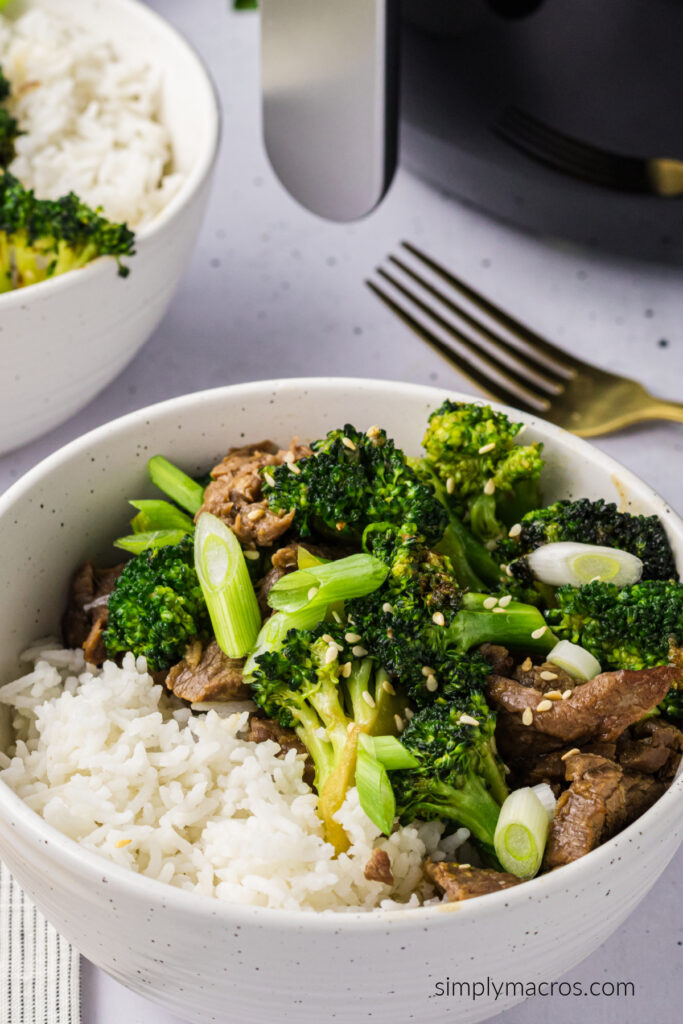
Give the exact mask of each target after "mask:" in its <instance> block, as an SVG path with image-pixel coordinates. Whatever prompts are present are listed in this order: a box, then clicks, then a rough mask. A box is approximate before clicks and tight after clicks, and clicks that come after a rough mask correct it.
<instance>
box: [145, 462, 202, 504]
mask: <svg viewBox="0 0 683 1024" xmlns="http://www.w3.org/2000/svg"><path fill="white" fill-rule="evenodd" d="M147 468H148V469H149V476H150V479H151V481H152V483H153V484H156V486H157V487H158V488H159V490H160V491H163V492H164V494H167V495H168V496H169V498H172V499H173V501H175V502H176V504H178V505H180V507H181V508H184V509H185V510H186V511H187V512H189V513H190V514H191V515H193V516H194V515H196V514H197V512H199V509H200V508H201V507H202V502H203V501H204V488H203V487H202V486H201V484H198V483H197V481H196V480H193V479H192V477H191V476H188V475H187V473H183V471H182V469H178V467H177V466H174V465H173V463H172V462H169V461H168V459H165V458H164V456H163V455H154V456H153V457H152V458H151V459H150V460H149V462H148V463H147Z"/></svg>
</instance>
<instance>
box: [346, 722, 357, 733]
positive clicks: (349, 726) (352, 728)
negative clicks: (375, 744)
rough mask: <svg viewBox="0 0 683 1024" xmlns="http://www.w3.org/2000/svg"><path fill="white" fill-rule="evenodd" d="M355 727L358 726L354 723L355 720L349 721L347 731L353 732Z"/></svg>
mask: <svg viewBox="0 0 683 1024" xmlns="http://www.w3.org/2000/svg"><path fill="white" fill-rule="evenodd" d="M355 728H356V727H355V725H354V724H353V722H349V724H348V725H347V726H346V731H347V732H353V730H354V729H355Z"/></svg>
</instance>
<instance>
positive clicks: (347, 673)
mask: <svg viewBox="0 0 683 1024" xmlns="http://www.w3.org/2000/svg"><path fill="white" fill-rule="evenodd" d="M351 667H352V666H351V662H350V661H346V662H344V666H343V668H342V670H341V674H342V675H343V676H344V679H348V678H349V676H350V675H351Z"/></svg>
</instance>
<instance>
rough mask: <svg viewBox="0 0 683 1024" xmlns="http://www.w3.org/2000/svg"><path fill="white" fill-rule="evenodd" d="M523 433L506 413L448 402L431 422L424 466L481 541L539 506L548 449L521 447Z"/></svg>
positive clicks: (490, 537) (532, 446) (536, 444)
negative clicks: (518, 441) (543, 452)
mask: <svg viewBox="0 0 683 1024" xmlns="http://www.w3.org/2000/svg"><path fill="white" fill-rule="evenodd" d="M521 429H522V424H521V423H513V422H512V421H511V420H509V419H508V417H507V416H506V415H505V414H504V413H500V412H494V411H493V410H492V409H491V407H490V406H488V405H484V406H482V405H475V404H473V403H464V402H452V401H450V400H446V401H445V402H444V403H443V405H442V406H440V408H438V409H436V410H435V411H434V412H433V413H432V414H431V416H430V417H429V426H428V427H427V432H426V434H425V436H424V439H423V442H422V443H423V445H424V448H425V453H426V454H425V461H426V463H427V465H428V466H429V467H430V468H431V469H432V470H433V471H434V472H435V473H436V475H437V476H438V477H439V479H440V480H441V482H442V483H443V484H444V486H445V488H446V491H447V494H448V497H449V503H450V505H451V507H452V508H453V510H454V512H455V513H456V515H458V516H459V517H460V518H461V519H465V520H467V521H469V525H470V528H471V530H472V532H473V533H474V535H475V536H476V537H478V538H479V540H481V541H484V542H487V541H493V540H495V539H497V538H498V537H500V536H501V535H502V534H503V532H504V530H505V526H511V525H512V524H513V523H514V522H516V521H517V520H518V519H520V518H521V516H522V515H523V514H524V513H525V512H527V511H529V510H530V509H532V508H536V507H537V506H538V505H539V504H540V501H539V483H538V481H539V477H540V474H541V470H542V468H543V459H542V458H541V450H542V447H543V446H542V445H541V444H540V443H538V442H534V443H533V444H531V445H527V446H526V447H522V446H521V445H518V444H516V443H515V438H516V436H517V435H518V434H519V432H520V430H521Z"/></svg>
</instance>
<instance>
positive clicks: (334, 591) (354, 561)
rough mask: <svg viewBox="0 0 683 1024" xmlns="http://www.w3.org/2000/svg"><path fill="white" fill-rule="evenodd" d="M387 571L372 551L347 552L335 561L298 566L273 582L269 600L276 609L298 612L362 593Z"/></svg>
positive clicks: (378, 582)
mask: <svg viewBox="0 0 683 1024" xmlns="http://www.w3.org/2000/svg"><path fill="white" fill-rule="evenodd" d="M388 571H389V570H388V568H387V566H386V565H383V564H382V562H380V561H379V559H377V558H373V556H372V555H349V557H348V558H339V559H338V560H337V561H336V562H327V563H325V564H324V565H312V566H311V567H310V568H308V569H297V570H296V571H295V572H291V573H288V574H287V575H286V576H282V577H281V579H279V580H278V581H277V583H275V585H274V586H273V587H272V588H271V590H270V593H269V594H268V604H269V605H270V606H271V608H275V609H277V610H278V611H285V612H297V611H301V610H302V609H303V608H311V607H314V606H322V607H327V605H328V604H332V602H333V601H346V600H349V599H350V598H352V597H365V595H366V594H371V593H372V592H373V591H374V590H377V588H378V587H380V586H381V585H382V583H384V580H385V579H386V576H387V572H388Z"/></svg>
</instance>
